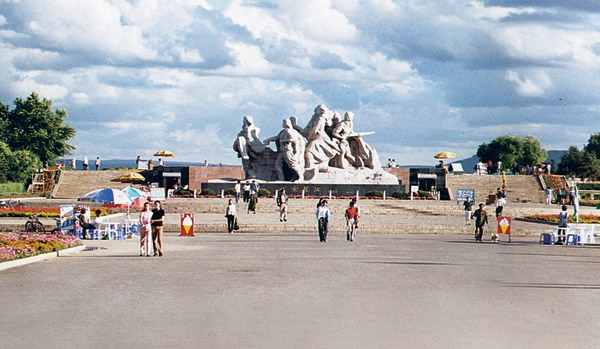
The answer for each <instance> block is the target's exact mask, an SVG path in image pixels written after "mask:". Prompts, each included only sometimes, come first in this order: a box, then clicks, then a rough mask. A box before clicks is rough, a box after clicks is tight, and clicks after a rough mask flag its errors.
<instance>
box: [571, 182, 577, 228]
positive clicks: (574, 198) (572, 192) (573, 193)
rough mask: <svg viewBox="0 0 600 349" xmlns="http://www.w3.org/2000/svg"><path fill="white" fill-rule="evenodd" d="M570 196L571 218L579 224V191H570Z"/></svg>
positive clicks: (574, 189)
mask: <svg viewBox="0 0 600 349" xmlns="http://www.w3.org/2000/svg"><path fill="white" fill-rule="evenodd" d="M571 195H572V197H573V218H575V222H577V223H579V190H578V189H577V187H574V188H573V189H572V191H571Z"/></svg>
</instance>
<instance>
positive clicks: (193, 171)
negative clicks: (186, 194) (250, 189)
mask: <svg viewBox="0 0 600 349" xmlns="http://www.w3.org/2000/svg"><path fill="white" fill-rule="evenodd" d="M244 177H245V174H244V169H243V168H242V167H241V166H226V167H218V166H190V183H189V185H190V189H191V190H194V189H197V190H200V189H201V186H200V184H201V183H206V182H208V180H209V179H221V178H230V179H239V180H242V179H244Z"/></svg>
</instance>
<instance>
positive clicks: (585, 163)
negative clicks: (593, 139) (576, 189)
mask: <svg viewBox="0 0 600 349" xmlns="http://www.w3.org/2000/svg"><path fill="white" fill-rule="evenodd" d="M558 173H560V174H563V175H566V176H571V177H581V178H592V179H596V178H598V177H600V160H598V158H596V155H594V154H593V153H590V152H587V151H581V150H579V149H578V148H577V147H575V146H570V147H569V150H568V151H567V152H566V153H564V154H563V156H562V157H561V158H560V164H558Z"/></svg>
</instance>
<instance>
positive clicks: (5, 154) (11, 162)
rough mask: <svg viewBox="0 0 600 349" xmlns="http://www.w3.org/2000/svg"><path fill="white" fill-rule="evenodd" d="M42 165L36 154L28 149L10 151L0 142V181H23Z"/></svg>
mask: <svg viewBox="0 0 600 349" xmlns="http://www.w3.org/2000/svg"><path fill="white" fill-rule="evenodd" d="M41 166H42V164H41V162H40V160H39V158H38V157H37V155H35V154H33V153H32V152H30V151H28V150H17V151H12V150H11V149H10V148H9V147H8V145H7V144H6V143H4V142H0V183H3V182H25V181H27V180H28V179H29V178H30V176H31V174H32V173H33V172H35V170H37V169H38V168H40V167H41Z"/></svg>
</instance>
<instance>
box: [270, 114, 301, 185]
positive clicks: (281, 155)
mask: <svg viewBox="0 0 600 349" xmlns="http://www.w3.org/2000/svg"><path fill="white" fill-rule="evenodd" d="M282 126H283V130H281V131H280V132H279V133H278V134H277V136H275V137H270V138H267V139H265V145H268V144H269V143H270V142H275V144H276V146H277V153H278V156H277V160H276V161H275V169H276V170H277V178H278V180H280V181H285V180H291V181H296V180H299V179H303V178H304V177H303V176H304V148H305V146H306V141H305V139H304V136H302V135H301V134H300V133H299V132H298V131H296V130H295V129H294V127H293V125H292V122H291V121H290V120H289V119H284V120H283V123H282ZM286 169H287V171H286ZM289 171H291V172H292V174H291V175H286V174H287V173H289Z"/></svg>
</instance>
